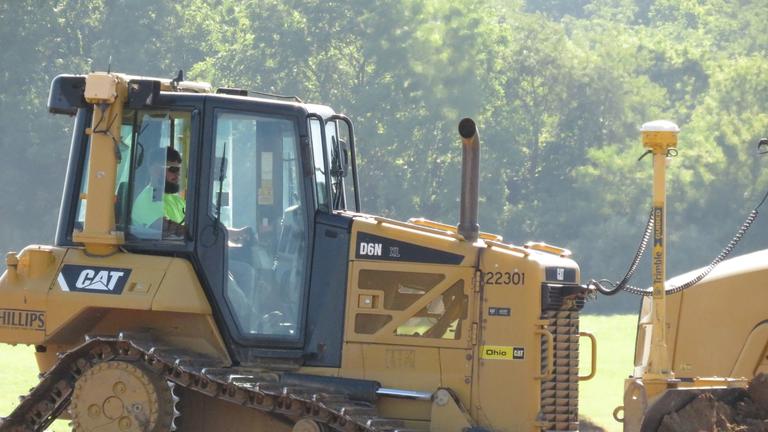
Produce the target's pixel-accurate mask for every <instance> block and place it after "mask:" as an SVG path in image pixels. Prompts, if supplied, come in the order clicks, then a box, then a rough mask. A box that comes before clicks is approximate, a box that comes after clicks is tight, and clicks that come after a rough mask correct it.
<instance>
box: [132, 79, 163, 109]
mask: <svg viewBox="0 0 768 432" xmlns="http://www.w3.org/2000/svg"><path fill="white" fill-rule="evenodd" d="M159 96H160V81H156V80H131V81H129V82H128V108H132V109H137V108H144V107H151V106H152V105H154V104H155V103H157V98H158V97H159Z"/></svg>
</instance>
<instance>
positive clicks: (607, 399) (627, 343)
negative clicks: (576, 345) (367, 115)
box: [0, 315, 637, 432]
mask: <svg viewBox="0 0 768 432" xmlns="http://www.w3.org/2000/svg"><path fill="white" fill-rule="evenodd" d="M636 321H637V317H636V316H635V315H613V316H596V315H587V316H583V317H582V318H581V328H582V330H584V331H589V332H591V333H593V334H594V335H595V336H596V337H597V362H598V365H597V376H596V377H595V378H594V379H592V380H591V381H586V382H582V383H581V385H580V402H579V411H580V413H581V415H582V416H584V417H586V418H588V419H590V420H591V421H592V422H594V423H596V424H597V425H599V426H601V427H603V428H604V429H606V430H607V431H619V430H621V427H620V425H619V423H616V422H615V421H613V416H612V413H613V409H614V408H615V407H616V406H618V405H620V404H621V400H622V391H623V383H624V378H626V377H627V376H628V375H629V373H630V372H631V370H632V356H633V353H634V344H635V324H636ZM582 343H583V345H582V355H581V364H582V370H583V372H582V374H586V373H588V368H589V347H588V344H589V341H587V340H585V339H582ZM33 352H34V351H33V349H32V348H31V347H24V346H16V347H9V346H5V345H3V346H2V347H0V365H1V366H2V369H0V416H2V415H7V414H8V413H9V412H10V411H11V409H13V407H15V406H16V405H17V404H18V401H19V399H18V396H19V395H21V394H24V393H26V392H27V391H28V390H29V388H30V387H32V386H33V385H34V383H35V382H36V380H37V378H36V377H37V365H36V364H35V360H34V356H33ZM49 430H50V431H54V432H65V431H68V430H69V428H68V427H67V422H65V421H57V422H56V423H54V425H53V427H51V428H50V429H49Z"/></svg>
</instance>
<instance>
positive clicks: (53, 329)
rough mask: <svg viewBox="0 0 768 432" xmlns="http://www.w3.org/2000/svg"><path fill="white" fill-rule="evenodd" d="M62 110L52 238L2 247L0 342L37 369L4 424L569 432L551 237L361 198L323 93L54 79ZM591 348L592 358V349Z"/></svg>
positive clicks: (465, 193)
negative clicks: (394, 208)
mask: <svg viewBox="0 0 768 432" xmlns="http://www.w3.org/2000/svg"><path fill="white" fill-rule="evenodd" d="M48 108H49V111H50V112H52V113H57V114H68V115H72V116H74V128H73V130H74V132H73V137H72V143H71V150H70V154H69V162H68V170H67V175H66V179H65V181H64V192H63V197H62V201H61V208H60V213H59V219H58V226H57V232H56V237H55V244H54V245H51V246H42V245H32V246H28V247H26V248H25V249H23V250H22V251H21V252H19V253H13V252H12V253H9V254H8V255H7V256H6V265H7V270H6V271H5V273H4V274H3V275H2V277H1V278H0V342H2V343H7V344H29V345H34V347H35V351H36V353H35V356H36V359H37V362H38V365H39V368H40V371H41V372H42V374H41V379H40V382H39V384H38V385H37V386H36V387H35V388H33V389H32V390H31V391H30V393H29V394H28V395H26V396H25V397H24V398H23V399H22V401H21V402H20V404H19V405H18V406H17V408H16V409H15V410H14V411H13V412H11V413H10V414H9V415H8V416H7V417H6V418H4V419H3V420H2V425H0V430H2V431H27V430H31V431H40V430H44V429H45V428H46V427H47V426H48V425H49V424H50V423H51V422H52V421H53V420H54V419H56V418H68V419H70V421H71V424H72V427H73V428H74V430H76V431H168V430H176V429H179V430H184V431H214V430H221V431H263V430H270V431H275V432H277V431H294V432H299V431H301V432H320V431H328V430H339V431H380V432H384V431H390V432H394V431H401V432H406V431H448V432H450V431H457V432H458V431H475V432H480V431H534V430H547V431H550V430H557V431H576V430H578V428H579V421H578V405H577V404H578V383H579V380H583V379H588V378H590V377H591V376H592V375H593V373H594V362H593V365H592V371H591V372H592V373H589V374H588V375H586V376H579V368H578V355H579V342H580V339H581V338H584V337H586V338H590V339H591V340H592V342H591V347H592V350H593V352H594V349H595V341H594V338H593V337H592V336H591V335H589V334H586V333H583V332H580V331H579V311H580V310H581V308H582V307H583V304H584V300H585V297H586V296H587V295H588V294H589V293H590V291H591V289H589V288H587V287H585V286H583V285H580V283H579V279H580V274H579V267H578V265H577V264H576V263H575V262H574V261H573V260H572V259H571V258H570V252H569V251H568V250H565V249H562V248H558V247H555V246H551V245H548V244H545V243H528V244H526V245H525V246H515V245H511V244H508V243H504V242H503V241H502V238H501V237H499V236H496V235H492V234H486V233H482V232H479V229H478V225H477V209H478V169H479V168H478V161H479V138H478V132H477V128H476V126H475V123H474V122H473V121H472V120H470V119H464V120H462V121H461V122H460V124H459V134H460V138H461V141H462V151H463V155H464V159H463V165H462V189H461V190H462V193H461V211H460V215H461V219H460V223H459V224H458V226H457V227H455V226H451V225H446V224H442V223H438V222H433V221H429V220H424V219H411V220H409V221H407V222H402V221H397V220H392V219H387V218H384V217H378V216H374V215H370V214H365V213H363V212H362V211H361V209H360V191H359V187H358V173H357V169H356V150H355V138H354V130H353V125H352V123H351V121H350V120H349V119H348V118H347V117H345V116H343V115H340V114H337V113H335V112H334V111H333V110H332V109H331V108H329V107H327V106H321V105H313V104H307V103H303V102H302V101H300V100H298V99H295V98H279V97H265V96H263V95H258V94H249V92H248V91H246V90H243V89H237V88H218V89H216V90H215V91H214V89H213V88H212V87H211V86H210V85H208V84H206V83H198V82H189V81H185V80H184V79H183V76H182V75H181V74H179V76H178V77H176V78H175V79H159V78H149V77H138V76H128V75H123V74H117V73H98V72H97V73H91V74H88V75H60V76H58V77H56V78H55V79H54V80H53V81H52V84H51V90H50V96H49V100H48ZM593 358H594V356H593Z"/></svg>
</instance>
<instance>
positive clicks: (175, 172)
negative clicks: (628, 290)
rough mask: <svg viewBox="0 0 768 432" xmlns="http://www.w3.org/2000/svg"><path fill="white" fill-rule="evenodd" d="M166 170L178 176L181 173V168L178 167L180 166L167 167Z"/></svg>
mask: <svg viewBox="0 0 768 432" xmlns="http://www.w3.org/2000/svg"><path fill="white" fill-rule="evenodd" d="M165 169H167V170H168V171H170V172H172V173H174V174H178V173H180V172H181V167H180V166H178V165H166V166H165Z"/></svg>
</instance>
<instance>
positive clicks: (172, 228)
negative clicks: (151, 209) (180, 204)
mask: <svg viewBox="0 0 768 432" xmlns="http://www.w3.org/2000/svg"><path fill="white" fill-rule="evenodd" d="M186 231H187V229H186V227H185V226H184V224H180V223H178V222H174V221H172V220H170V219H166V218H163V237H166V236H170V237H184V233H185V232H186Z"/></svg>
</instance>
